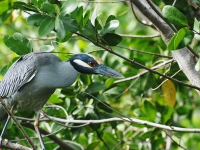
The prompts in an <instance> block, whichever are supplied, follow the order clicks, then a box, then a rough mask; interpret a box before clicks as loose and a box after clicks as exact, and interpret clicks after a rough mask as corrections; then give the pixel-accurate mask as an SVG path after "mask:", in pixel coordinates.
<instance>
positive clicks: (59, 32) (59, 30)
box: [55, 17, 66, 40]
mask: <svg viewBox="0 0 200 150" xmlns="http://www.w3.org/2000/svg"><path fill="white" fill-rule="evenodd" d="M55 29H56V37H57V38H58V39H61V40H62V39H64V38H65V36H66V32H65V27H64V25H63V22H62V20H60V18H58V17H57V18H56V21H55Z"/></svg>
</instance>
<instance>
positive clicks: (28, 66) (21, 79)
mask: <svg viewBox="0 0 200 150" xmlns="http://www.w3.org/2000/svg"><path fill="white" fill-rule="evenodd" d="M34 62H35V56H34V53H29V54H27V55H24V56H21V57H20V58H19V59H18V60H17V61H16V62H15V63H14V64H13V65H12V66H11V67H10V68H9V70H8V71H7V72H6V74H5V76H4V78H3V80H2V81H1V83H0V96H1V97H9V96H11V95H12V94H13V93H15V92H16V91H17V90H18V89H20V88H21V87H22V86H23V85H24V84H26V83H27V82H29V81H31V80H32V79H33V78H34V76H35V75H36V74H37V68H36V67H35V63H34Z"/></svg>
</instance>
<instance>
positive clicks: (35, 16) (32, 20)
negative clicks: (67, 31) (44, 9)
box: [27, 14, 48, 26]
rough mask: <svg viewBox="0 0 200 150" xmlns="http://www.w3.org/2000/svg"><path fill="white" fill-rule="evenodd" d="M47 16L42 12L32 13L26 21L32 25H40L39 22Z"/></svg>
mask: <svg viewBox="0 0 200 150" xmlns="http://www.w3.org/2000/svg"><path fill="white" fill-rule="evenodd" d="M47 17H48V16H47V15H43V14H33V15H30V16H29V17H28V18H27V23H28V24H30V25H32V26H40V24H41V22H42V21H43V20H44V19H46V18H47Z"/></svg>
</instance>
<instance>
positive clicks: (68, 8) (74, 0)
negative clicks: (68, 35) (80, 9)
mask: <svg viewBox="0 0 200 150" xmlns="http://www.w3.org/2000/svg"><path fill="white" fill-rule="evenodd" d="M77 6H78V0H66V1H65V3H64V4H63V5H62V7H61V10H60V15H61V16H65V15H66V14H69V13H71V12H72V11H74V10H75V9H76V8H77Z"/></svg>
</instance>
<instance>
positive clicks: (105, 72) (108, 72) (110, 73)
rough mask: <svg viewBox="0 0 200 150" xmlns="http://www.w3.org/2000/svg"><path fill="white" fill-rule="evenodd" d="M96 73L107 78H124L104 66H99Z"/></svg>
mask: <svg viewBox="0 0 200 150" xmlns="http://www.w3.org/2000/svg"><path fill="white" fill-rule="evenodd" d="M97 72H98V74H101V75H104V76H108V77H111V78H124V76H123V75H122V74H121V73H119V72H117V71H115V70H114V69H111V68H109V67H107V66H104V65H99V66H98V68H97Z"/></svg>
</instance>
